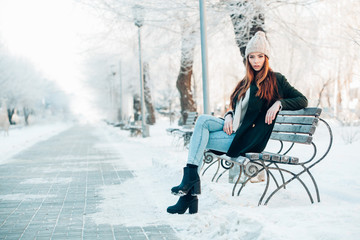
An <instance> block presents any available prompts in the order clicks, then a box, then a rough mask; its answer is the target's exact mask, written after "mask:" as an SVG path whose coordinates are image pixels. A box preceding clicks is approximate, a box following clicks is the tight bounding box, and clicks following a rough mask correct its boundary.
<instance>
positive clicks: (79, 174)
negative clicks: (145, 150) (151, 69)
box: [0, 126, 178, 240]
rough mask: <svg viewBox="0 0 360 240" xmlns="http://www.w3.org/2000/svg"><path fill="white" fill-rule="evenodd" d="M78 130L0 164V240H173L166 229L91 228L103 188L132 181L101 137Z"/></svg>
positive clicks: (85, 128)
mask: <svg viewBox="0 0 360 240" xmlns="http://www.w3.org/2000/svg"><path fill="white" fill-rule="evenodd" d="M91 131H92V128H91V127H90V126H77V127H73V128H71V129H69V130H67V131H64V132H62V133H60V134H58V135H56V136H54V137H52V138H50V139H48V140H46V141H44V142H40V143H37V144H35V145H34V146H32V147H30V148H29V149H27V150H25V151H22V152H20V153H19V154H17V155H15V156H14V157H13V159H12V160H11V161H9V162H8V163H7V164H3V165H0V239H103V240H105V239H178V238H177V237H176V232H175V231H174V229H173V228H172V227H171V226H169V225H160V226H133V227H127V226H123V225H111V224H102V225H96V224H95V223H94V222H93V221H92V220H91V218H90V217H89V215H91V214H93V213H95V212H96V207H97V206H98V205H99V204H100V202H101V200H102V199H101V197H100V195H99V194H98V192H99V189H100V188H101V187H102V186H104V185H105V186H106V185H114V184H121V183H122V182H123V181H124V180H126V179H128V178H131V177H133V174H132V172H131V171H129V170H127V169H126V168H125V167H121V168H120V169H119V168H118V167H117V168H116V167H114V166H113V164H111V161H109V160H114V159H116V160H119V161H121V156H119V155H118V153H115V152H112V151H111V150H104V149H101V150H99V149H98V148H94V145H95V144H97V143H104V141H106V140H105V139H99V137H97V136H95V135H93V134H91Z"/></svg>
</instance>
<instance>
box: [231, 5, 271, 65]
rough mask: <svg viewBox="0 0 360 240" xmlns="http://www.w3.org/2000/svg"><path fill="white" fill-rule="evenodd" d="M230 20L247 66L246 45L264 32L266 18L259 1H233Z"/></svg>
mask: <svg viewBox="0 0 360 240" xmlns="http://www.w3.org/2000/svg"><path fill="white" fill-rule="evenodd" d="M229 9H230V18H231V22H232V24H233V27H234V32H235V41H236V45H237V46H238V47H239V49H240V54H241V56H242V57H243V63H244V65H245V63H246V58H245V49H246V44H247V43H248V42H249V40H250V39H251V37H252V36H254V35H255V33H256V32H257V31H260V30H261V31H264V25H265V17H264V13H263V9H262V8H261V7H259V5H258V2H257V1H255V2H254V1H247V0H242V1H231V2H230V3H229Z"/></svg>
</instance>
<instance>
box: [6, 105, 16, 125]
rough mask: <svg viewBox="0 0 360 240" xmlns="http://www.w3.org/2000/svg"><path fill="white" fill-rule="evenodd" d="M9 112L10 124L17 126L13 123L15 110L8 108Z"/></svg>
mask: <svg viewBox="0 0 360 240" xmlns="http://www.w3.org/2000/svg"><path fill="white" fill-rule="evenodd" d="M7 112H8V118H9V122H10V124H11V125H13V124H15V123H14V122H13V121H12V116H13V115H14V112H15V108H8V109H7Z"/></svg>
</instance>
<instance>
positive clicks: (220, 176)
mask: <svg viewBox="0 0 360 240" xmlns="http://www.w3.org/2000/svg"><path fill="white" fill-rule="evenodd" d="M228 170H229V169H225V170H224V171H223V172H222V173H221V174H220V175H219V176H218V177H217V179H216V182H218V181H219V179H220V178H221V176H222V175H223V174H224V173H225V172H226V171H228Z"/></svg>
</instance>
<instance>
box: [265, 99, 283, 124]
mask: <svg viewBox="0 0 360 240" xmlns="http://www.w3.org/2000/svg"><path fill="white" fill-rule="evenodd" d="M280 107H281V102H280V101H276V102H275V103H274V104H273V105H272V106H271V108H269V109H268V111H267V113H266V116H265V123H267V124H269V125H270V124H271V123H272V121H273V120H274V119H275V117H276V114H277V113H278V111H279V110H280Z"/></svg>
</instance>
